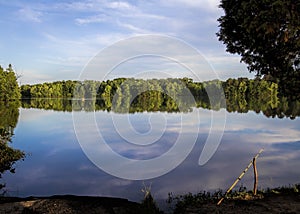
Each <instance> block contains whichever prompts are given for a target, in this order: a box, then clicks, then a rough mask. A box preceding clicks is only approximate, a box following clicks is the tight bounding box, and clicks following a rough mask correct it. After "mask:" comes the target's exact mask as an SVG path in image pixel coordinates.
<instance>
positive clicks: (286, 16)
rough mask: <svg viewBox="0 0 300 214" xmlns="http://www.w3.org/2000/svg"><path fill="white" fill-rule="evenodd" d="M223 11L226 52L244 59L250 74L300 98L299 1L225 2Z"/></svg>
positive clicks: (222, 2) (223, 37)
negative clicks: (273, 81)
mask: <svg viewBox="0 0 300 214" xmlns="http://www.w3.org/2000/svg"><path fill="white" fill-rule="evenodd" d="M220 7H221V8H222V9H224V12H225V15H223V16H221V17H220V18H219V19H218V21H219V23H220V26H219V27H220V31H219V32H218V33H217V36H218V37H219V40H220V41H222V42H223V43H224V44H225V45H226V47H227V51H228V52H230V53H233V54H235V53H237V54H239V55H241V57H242V58H241V61H242V62H244V63H246V64H247V65H248V69H249V71H250V72H256V73H257V75H258V76H261V75H264V76H266V77H268V78H271V79H272V80H276V81H279V83H280V86H284V87H282V88H283V89H284V90H285V91H290V92H291V93H294V94H295V93H298V94H300V91H299V84H300V1H298V0H222V1H221V4H220ZM299 96H300V95H298V97H299Z"/></svg>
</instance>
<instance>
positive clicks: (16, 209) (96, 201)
mask: <svg viewBox="0 0 300 214" xmlns="http://www.w3.org/2000/svg"><path fill="white" fill-rule="evenodd" d="M0 213H1V214H4V213H16V214H25V213H28V214H31V213H32V214H33V213H34V214H38V213H51V214H52V213H53V214H54V213H55V214H62V213H66V214H67V213H68V214H69V213H70V214H71V213H72V214H73V213H90V214H93V213H100V214H104V213H105V214H106V213H109V214H125V213H132V214H135V213H139V214H140V213H145V210H144V209H143V207H142V206H141V204H139V203H135V202H130V201H128V200H126V199H120V198H106V197H85V196H70V195H67V196H52V197H48V198H34V197H30V198H11V197H2V198H0Z"/></svg>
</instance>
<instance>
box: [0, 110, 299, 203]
mask: <svg viewBox="0 0 300 214" xmlns="http://www.w3.org/2000/svg"><path fill="white" fill-rule="evenodd" d="M19 112H20V116H19V119H18V123H17V126H16V128H15V131H14V132H15V135H14V136H13V138H12V140H13V142H12V144H11V146H12V147H13V148H17V149H20V150H23V151H25V153H26V158H25V160H24V161H18V162H17V164H16V173H14V174H11V173H5V174H4V175H3V178H2V181H4V182H5V183H6V189H7V190H8V195H11V196H19V197H24V196H49V195H54V194H56V195H57V194H76V195H92V196H112V197H124V198H128V199H130V200H133V201H140V200H142V198H143V193H142V192H141V189H142V188H143V184H144V183H145V185H146V186H149V185H150V184H151V185H152V186H151V192H152V194H153V196H154V198H155V199H156V200H161V199H163V200H164V199H166V198H167V197H168V193H169V192H172V193H173V194H183V193H188V192H193V193H196V192H198V191H201V190H209V191H213V190H217V189H219V188H221V189H227V188H228V187H229V186H230V185H231V184H232V183H233V182H234V180H235V179H236V178H237V177H238V176H239V175H240V173H241V172H242V171H243V170H244V168H245V167H246V166H247V165H248V163H249V162H250V160H251V159H252V158H253V156H254V155H255V154H256V153H257V152H258V151H259V150H260V149H261V148H264V152H263V153H262V154H261V156H260V157H259V158H258V160H257V167H258V173H259V189H260V188H266V187H277V186H281V185H289V184H295V183H299V181H300V170H298V169H299V168H300V152H299V151H300V120H299V118H296V119H294V120H291V119H289V118H283V119H279V118H268V117H266V116H265V115H263V114H261V113H255V112H253V111H250V112H248V113H228V112H227V111H226V110H225V109H221V110H220V111H216V112H214V117H215V119H218V117H221V116H222V115H225V116H226V124H225V129H224V134H223V136H222V140H221V142H220V145H219V147H218V148H217V150H216V152H215V153H214V155H213V156H212V158H211V159H210V160H209V161H208V162H207V163H206V164H204V165H203V166H200V165H199V164H198V160H199V156H200V154H201V151H202V150H203V146H204V143H205V141H206V140H207V137H208V133H209V129H210V127H211V112H212V110H207V109H201V108H199V109H193V111H192V112H189V113H185V116H186V117H190V118H194V117H196V115H199V123H194V122H193V120H191V121H192V122H191V123H190V124H188V123H187V124H185V123H184V124H182V125H183V126H187V127H188V128H187V129H185V131H187V130H188V131H187V133H181V132H182V131H181V132H180V133H179V131H178V127H180V125H181V123H182V120H181V119H180V116H181V114H179V113H166V112H148V113H147V112H144V113H134V114H123V115H121V114H117V113H113V112H107V111H96V112H84V111H81V112H76V114H78V115H81V116H83V117H89V116H92V117H94V118H95V121H96V123H97V125H98V126H99V129H101V130H102V135H103V138H104V139H105V140H106V142H107V143H108V144H109V145H110V147H111V149H112V150H114V151H116V152H117V153H119V154H120V155H122V156H126V157H128V158H133V159H137V160H145V159H152V158H155V157H158V156H160V155H162V154H164V153H165V152H167V151H168V150H170V149H171V148H172V146H173V144H174V142H175V141H176V139H177V138H178V136H179V135H180V134H186V135H187V136H188V135H194V134H196V135H197V136H198V138H197V139H196V143H195V146H194V147H193V149H192V151H191V152H190V153H189V155H188V156H187V158H186V159H185V160H184V161H183V162H182V163H181V164H179V166H178V167H176V168H175V169H173V170H171V171H170V172H168V173H166V174H164V175H162V176H160V177H157V178H152V179H145V180H129V179H122V178H118V177H115V176H112V175H110V174H108V173H106V172H105V171H103V170H101V169H99V168H98V167H97V166H95V165H94V164H93V162H92V161H91V160H90V159H89V158H88V157H87V156H86V155H85V153H84V152H83V150H82V148H81V145H80V143H79V142H78V139H77V137H76V133H75V130H74V125H73V118H72V112H63V111H53V110H43V109H35V108H26V109H25V108H20V109H19ZM114 116H116V117H118V116H119V117H124V118H125V119H127V120H129V122H130V124H131V125H132V127H133V128H134V129H135V131H136V132H137V133H139V134H140V135H143V136H144V137H145V138H147V137H151V136H150V135H149V133H156V132H157V131H161V127H160V124H161V123H165V124H166V125H165V126H164V127H165V129H164V133H163V134H162V135H161V137H160V138H158V139H159V140H157V141H155V145H154V144H153V145H149V147H147V146H144V147H143V148H140V147H138V146H136V145H133V144H131V145H130V144H128V142H125V141H124V140H122V136H120V134H118V132H116V129H115V127H114V123H113V121H112V120H111V118H112V117H114ZM157 121H158V122H157ZM160 121H161V122H160ZM189 126H190V128H189ZM195 127H197V128H199V130H198V133H191V132H193V131H194V130H195V129H194V128H195ZM217 127H222V123H220V126H218V124H217ZM124 128H125V132H126V128H128V127H126V126H124ZM158 134H159V133H158ZM95 140H97V139H96V138H95ZM107 161H108V162H109V160H107ZM120 164H121V163H120ZM140 170H141V169H140ZM142 170H145V171H147V165H145V167H144V169H142ZM137 173H138V172H137ZM240 185H244V186H246V187H247V188H248V189H252V187H253V170H252V169H250V170H249V171H248V172H247V173H246V175H245V176H244V177H243V179H242V180H241V181H240V183H239V184H238V185H237V187H239V186H240Z"/></svg>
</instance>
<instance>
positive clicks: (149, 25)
mask: <svg viewBox="0 0 300 214" xmlns="http://www.w3.org/2000/svg"><path fill="white" fill-rule="evenodd" d="M218 4H219V1H218V0H162V1H154V0H149V1H141V0H137V1H131V0H128V1H109V0H84V1H69V0H62V1H56V0H53V1H46V0H41V1H34V0H27V1H22V0H11V1H4V0H0V13H1V19H0V27H1V34H0V50H1V54H0V65H2V67H6V66H7V65H8V64H9V63H11V64H12V65H13V66H14V69H15V70H16V71H17V73H18V74H21V75H22V78H21V79H20V82H21V84H25V83H39V82H45V81H54V80H63V79H78V76H79V74H80V72H81V71H82V69H83V68H84V66H85V65H86V64H87V63H88V62H89V60H90V59H91V58H92V57H93V56H95V55H96V54H97V53H99V51H101V50H102V49H103V48H105V47H108V46H110V45H112V44H114V43H115V42H118V41H120V40H123V39H127V38H130V37H132V36H137V35H145V34H159V35H167V36H173V37H176V38H178V39H180V40H183V41H185V42H187V43H188V44H189V45H191V46H192V47H194V48H196V49H197V50H199V52H200V53H201V54H202V55H203V56H204V57H205V58H206V59H207V61H208V62H209V63H210V64H211V65H212V66H213V68H214V69H215V71H216V72H217V74H218V75H219V77H220V78H221V79H227V78H229V77H238V76H246V77H253V74H249V72H248V71H247V69H246V66H245V65H244V64H241V63H240V62H239V60H240V57H239V56H237V55H230V54H228V53H226V51H225V46H224V45H223V44H222V43H221V42H219V41H218V39H217V37H216V35H215V33H216V32H217V31H218V22H217V18H218V17H220V16H221V15H222V13H223V12H222V10H221V9H219V8H218Z"/></svg>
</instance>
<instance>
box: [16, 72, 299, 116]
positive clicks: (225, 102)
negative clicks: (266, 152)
mask: <svg viewBox="0 0 300 214" xmlns="http://www.w3.org/2000/svg"><path fill="white" fill-rule="evenodd" d="M66 83H67V84H66ZM52 84H53V86H54V87H52ZM49 88H52V89H53V88H56V89H59V91H58V92H54V93H52V94H51V93H49V91H50V92H51V91H52V92H53V90H49ZM21 89H22V90H21V93H22V95H23V98H34V99H27V101H24V102H23V103H22V106H23V107H24V108H28V107H35V108H43V109H54V110H58V111H61V110H63V111H72V110H85V111H94V110H96V111H97V110H105V111H114V112H118V113H128V112H129V113H130V112H143V111H165V112H179V111H180V112H189V111H192V109H193V108H199V107H201V108H206V109H213V110H219V109H221V108H226V109H227V111H228V112H240V113H245V112H248V111H255V112H257V113H259V112H263V114H264V115H266V116H267V117H275V116H277V117H279V118H282V117H290V118H295V117H297V116H299V115H300V102H299V101H295V100H294V101H290V100H288V99H287V98H286V97H282V96H279V94H278V93H279V92H278V85H277V84H276V83H274V82H270V81H267V80H264V79H259V78H257V79H248V78H238V79H231V78H230V79H228V80H226V81H220V80H212V81H206V82H194V81H193V80H192V79H189V78H182V79H150V80H142V79H133V78H127V79H126V78H118V79H114V80H107V81H102V82H98V81H91V80H85V81H82V82H79V81H59V82H54V83H44V84H37V85H25V86H22V87H21ZM24 89H26V90H24ZM31 92H32V93H31ZM46 92H47V93H48V98H50V99H44V98H45V97H44V96H42V95H43V94H45V93H46ZM222 94H223V95H224V96H222ZM58 95H60V96H58ZM65 95H67V96H65ZM209 95H210V96H209ZM212 97H213V99H211V98H212ZM51 98H72V99H73V101H72V100H70V99H69V100H68V99H51Z"/></svg>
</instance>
